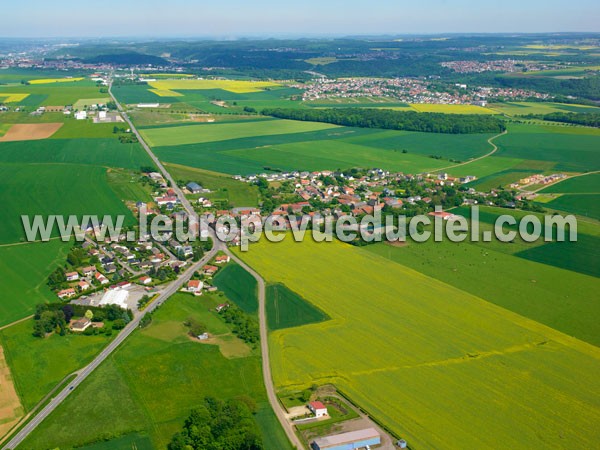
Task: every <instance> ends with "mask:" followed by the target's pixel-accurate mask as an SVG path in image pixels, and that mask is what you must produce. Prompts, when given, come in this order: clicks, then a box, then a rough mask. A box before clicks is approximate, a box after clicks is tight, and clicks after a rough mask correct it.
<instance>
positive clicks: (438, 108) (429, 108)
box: [410, 103, 498, 114]
mask: <svg viewBox="0 0 600 450" xmlns="http://www.w3.org/2000/svg"><path fill="white" fill-rule="evenodd" d="M410 106H411V107H412V108H413V109H414V110H416V111H418V112H428V113H444V114H498V112H497V111H494V110H493V109H489V108H483V107H481V106H475V105H443V104H439V105H438V104H429V103H413V104H411V105H410Z"/></svg>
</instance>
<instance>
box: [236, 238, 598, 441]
mask: <svg viewBox="0 0 600 450" xmlns="http://www.w3.org/2000/svg"><path fill="white" fill-rule="evenodd" d="M398 251H402V248H399V249H398ZM267 255H268V257H267ZM241 256H242V257H243V258H244V259H245V260H246V261H247V262H248V263H249V264H250V265H251V266H252V267H253V268H254V269H256V270H258V271H259V272H260V273H261V274H262V275H263V276H264V277H265V278H266V280H267V281H268V282H283V283H285V284H286V286H288V287H289V288H290V289H293V290H294V291H295V292H297V293H298V294H299V295H302V296H303V297H304V298H306V299H307V300H308V301H310V302H312V303H313V304H315V305H316V306H317V307H319V308H320V309H322V310H323V311H324V312H325V313H327V314H328V315H329V316H330V317H331V318H332V320H330V321H326V322H322V323H319V324H312V325H306V326H303V327H297V328H289V329H285V330H278V331H274V332H272V333H271V335H270V348H271V354H272V356H271V358H272V360H271V365H272V369H273V376H274V380H275V383H276V385H277V386H278V387H279V388H280V389H288V390H289V389H294V388H301V387H307V386H310V385H311V383H313V382H318V383H320V384H322V383H326V382H332V383H334V384H336V386H338V387H339V388H340V389H341V390H342V391H343V392H344V393H346V394H347V395H349V396H350V398H351V399H352V400H353V401H355V402H357V403H358V404H359V405H360V406H361V407H362V408H364V409H365V410H366V411H368V412H369V414H370V415H372V416H373V417H375V418H376V419H378V420H379V421H381V422H382V423H383V424H385V425H386V426H388V427H389V428H390V429H392V430H393V431H394V432H396V433H398V434H400V435H401V436H402V437H405V438H406V439H407V440H408V441H409V442H410V443H411V445H412V446H414V447H415V448H438V447H444V448H498V447H500V446H510V447H514V448H517V447H519V448H522V447H529V448H555V447H556V446H557V445H558V446H559V447H563V448H567V447H568V448H582V449H583V448H588V447H589V446H590V445H594V444H593V442H596V441H597V439H598V438H599V434H598V430H597V427H596V426H595V422H596V421H597V420H600V404H599V402H598V398H597V395H596V394H595V392H596V391H597V390H598V389H599V388H600V380H598V379H597V376H596V375H595V374H596V372H597V371H598V370H599V369H600V350H599V349H598V348H597V347H594V346H592V345H589V344H586V343H583V342H582V341H578V340H576V339H573V338H571V337H569V336H566V335H564V334H562V333H560V332H558V331H555V330H553V329H551V328H549V327H546V326H544V325H541V324H539V323H537V322H534V321H532V320H530V319H526V318H524V317H522V316H519V315H517V314H514V313H512V312H510V311H508V310H506V309H503V308H500V307H498V306H496V305H493V304H492V303H489V302H486V301H484V300H482V299H481V298H479V297H476V296H474V295H472V294H469V293H467V292H465V291H463V290H459V289H457V288H454V287H452V286H450V285H448V284H445V283H443V282H441V281H438V280H436V279H434V278H430V277H427V276H425V275H423V274H420V273H418V272H416V271H415V270H413V269H410V268H408V267H406V266H404V265H400V264H390V263H389V261H388V260H387V259H386V258H383V257H381V256H378V255H374V254H373V253H371V252H369V251H368V250H363V249H357V248H355V247H352V246H349V245H345V244H342V243H338V242H334V243H323V244H317V243H314V242H313V241H312V240H310V239H307V240H305V241H304V242H302V243H294V242H293V241H292V240H291V237H290V236H288V238H287V239H286V240H284V241H283V242H280V243H278V244H271V243H268V242H265V241H262V242H260V243H259V244H257V245H253V246H252V247H251V249H250V251H249V252H247V253H244V254H241ZM473 270H474V271H477V269H476V268H473ZM495 279H496V280H497V279H498V278H497V277H495ZM309 280H310V282H309ZM332 280H335V285H333V284H332ZM324 343H326V345H324ZM357 355H358V357H357ZM573 367H577V371H578V376H577V377H576V378H574V377H572V376H571V375H572V368H573ZM584 380H585V381H584ZM557 405H559V407H557ZM548 408H551V409H552V411H553V413H552V414H548V413H547V411H548ZM499 411H503V413H502V414H500V413H499ZM504 412H506V413H504ZM509 412H510V413H509ZM561 436H562V438H561ZM563 443H564V444H563Z"/></svg>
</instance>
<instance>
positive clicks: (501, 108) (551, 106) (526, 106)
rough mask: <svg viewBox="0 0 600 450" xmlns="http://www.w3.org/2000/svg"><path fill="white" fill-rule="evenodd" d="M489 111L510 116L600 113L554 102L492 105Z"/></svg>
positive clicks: (582, 106) (599, 109)
mask: <svg viewBox="0 0 600 450" xmlns="http://www.w3.org/2000/svg"><path fill="white" fill-rule="evenodd" d="M488 108H489V109H491V110H493V111H497V112H500V113H503V114H507V115H509V116H520V115H528V114H551V113H555V112H598V111H600V108H595V107H593V106H587V105H571V104H566V103H552V102H507V103H492V104H490V105H489V106H488Z"/></svg>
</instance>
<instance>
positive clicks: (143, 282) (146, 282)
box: [138, 275, 152, 284]
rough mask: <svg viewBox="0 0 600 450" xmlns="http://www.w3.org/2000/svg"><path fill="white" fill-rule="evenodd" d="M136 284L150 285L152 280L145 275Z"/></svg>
mask: <svg viewBox="0 0 600 450" xmlns="http://www.w3.org/2000/svg"><path fill="white" fill-rule="evenodd" d="M138 282H140V283H142V284H150V283H152V278H150V277H149V276H147V275H144V276H143V277H140V278H139V279H138Z"/></svg>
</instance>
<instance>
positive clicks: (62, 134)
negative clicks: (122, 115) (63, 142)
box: [52, 118, 126, 139]
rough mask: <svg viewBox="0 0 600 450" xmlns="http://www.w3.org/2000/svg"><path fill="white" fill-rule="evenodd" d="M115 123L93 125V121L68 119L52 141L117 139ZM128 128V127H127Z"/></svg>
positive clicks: (53, 136)
mask: <svg viewBox="0 0 600 450" xmlns="http://www.w3.org/2000/svg"><path fill="white" fill-rule="evenodd" d="M115 125H117V126H118V125H120V126H121V127H125V126H124V125H122V124H113V123H93V122H92V121H91V120H76V119H74V118H73V119H66V120H65V121H64V124H63V126H62V127H60V129H59V130H58V131H57V132H56V133H54V134H53V135H52V139H76V138H82V139H90V138H113V139H116V136H115V134H114V133H113V128H114V127H115ZM125 128H126V127H125Z"/></svg>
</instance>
